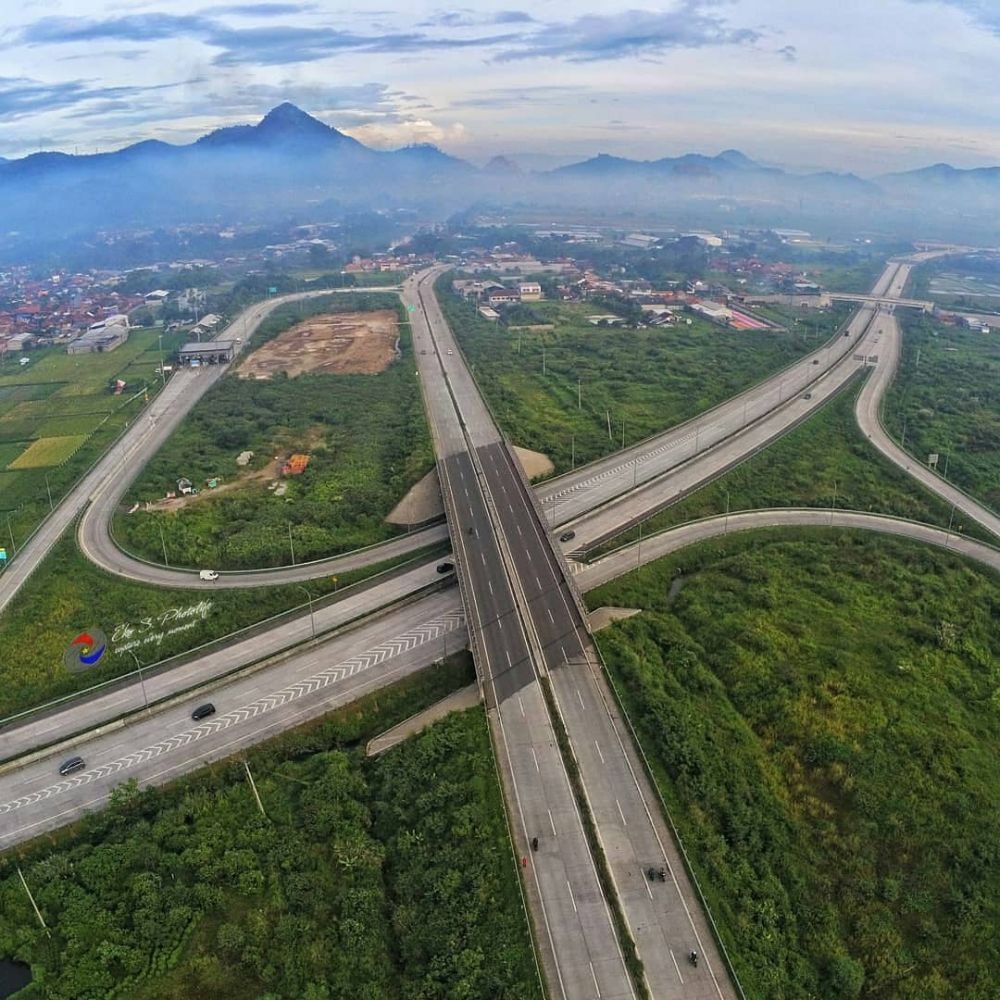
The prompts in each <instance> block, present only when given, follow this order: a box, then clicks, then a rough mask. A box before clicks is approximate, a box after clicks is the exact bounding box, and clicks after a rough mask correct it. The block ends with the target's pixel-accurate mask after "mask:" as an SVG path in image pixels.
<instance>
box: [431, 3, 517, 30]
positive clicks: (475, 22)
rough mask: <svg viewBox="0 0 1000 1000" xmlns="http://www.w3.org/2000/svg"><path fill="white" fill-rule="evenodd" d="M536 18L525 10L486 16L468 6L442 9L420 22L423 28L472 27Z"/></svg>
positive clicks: (502, 11)
mask: <svg viewBox="0 0 1000 1000" xmlns="http://www.w3.org/2000/svg"><path fill="white" fill-rule="evenodd" d="M534 23H536V22H535V19H534V18H533V17H532V16H531V15H530V14H529V13H527V12H526V11H523V10H500V11H496V12H495V13H493V14H488V15H486V16H481V15H477V14H476V12H475V11H472V10H470V9H469V8H467V7H463V8H461V9H459V10H442V11H438V12H436V13H434V14H431V16H430V17H428V18H427V19H426V20H425V21H421V22H420V27H422V28H471V27H479V26H481V25H487V24H534Z"/></svg>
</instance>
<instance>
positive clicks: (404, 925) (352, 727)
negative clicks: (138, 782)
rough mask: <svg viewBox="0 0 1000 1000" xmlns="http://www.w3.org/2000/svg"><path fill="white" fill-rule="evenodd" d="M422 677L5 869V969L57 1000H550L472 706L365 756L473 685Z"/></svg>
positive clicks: (126, 800) (443, 671)
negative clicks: (543, 998) (18, 967)
mask: <svg viewBox="0 0 1000 1000" xmlns="http://www.w3.org/2000/svg"><path fill="white" fill-rule="evenodd" d="M470 677H471V666H470V664H469V662H468V660H467V659H466V658H463V659H462V660H461V661H460V662H458V663H453V664H447V665H443V666H441V667H438V668H435V669H432V670H429V671H425V672H423V673H422V674H420V675H418V676H417V677H414V678H410V679H408V680H406V681H403V682H402V683H400V684H397V685H394V686H393V687H391V688H388V689H386V690H384V691H380V692H378V693H376V694H374V695H372V696H370V697H368V698H367V699H365V700H363V701H361V702H358V703H356V704H354V705H352V706H350V707H348V708H346V709H343V710H341V711H339V712H336V713H334V714H333V715H331V716H328V717H327V718H326V719H324V720H323V721H321V722H319V723H316V724H313V725H311V726H308V727H304V728H303V729H300V730H295V731H291V732H289V733H287V734H285V735H283V736H282V737H280V738H278V739H276V740H274V741H272V742H271V743H269V744H265V745H263V746H261V747H257V748H254V749H251V750H250V751H249V752H248V753H247V757H248V759H249V763H250V767H251V769H252V770H253V773H254V777H255V780H256V783H257V788H258V790H259V793H260V796H261V800H262V801H263V803H264V804H265V807H266V809H267V818H266V819H265V818H263V817H262V816H261V815H260V814H259V812H258V811H257V808H256V806H255V804H254V799H253V796H252V794H251V793H250V790H249V788H248V786H247V782H246V777H245V774H244V771H243V767H242V765H241V764H240V763H239V762H237V761H230V762H223V763H220V764H215V765H211V766H210V767H208V768H206V769H204V770H202V771H200V772H199V773H198V774H197V775H195V776H193V777H188V778H184V779H182V780H180V781H177V782H175V783H173V784H172V785H170V786H168V787H167V788H166V789H162V790H158V791H153V790H148V791H143V792H138V791H136V790H135V789H134V787H132V786H122V787H121V788H120V789H119V792H118V794H117V795H116V801H115V803H114V804H113V805H112V806H111V807H110V808H109V809H108V810H106V811H105V812H103V813H101V814H98V815H95V816H92V817H89V818H88V819H86V820H85V821H84V822H82V823H80V824H78V826H77V827H76V828H75V829H72V830H67V831H64V832H62V833H60V834H58V835H57V836H56V837H55V838H54V840H53V841H49V840H46V841H45V842H39V843H38V844H37V845H35V846H34V847H31V848H28V849H27V850H26V851H24V852H22V853H23V856H21V857H19V858H18V859H17V862H16V863H17V864H19V865H20V866H21V868H22V870H23V871H24V875H25V878H26V880H27V882H28V884H29V885H31V886H32V889H33V891H34V893H35V896H36V899H37V901H38V904H39V907H40V909H41V910H42V912H43V913H44V914H45V917H46V920H47V922H48V924H49V926H50V927H51V928H52V938H51V939H47V938H46V937H45V936H44V933H43V932H41V930H40V929H39V927H38V925H37V923H36V922H35V918H34V915H33V913H32V912H31V908H30V905H29V904H28V901H27V899H26V897H25V895H24V891H23V889H22V888H21V885H20V881H19V879H18V876H17V874H16V872H15V870H14V865H15V858H14V857H12V856H10V855H8V856H7V857H6V858H0V909H2V911H3V913H4V920H3V921H2V923H0V956H3V955H17V956H18V957H20V958H23V959H24V960H26V961H28V962H30V963H31V965H32V967H33V970H34V974H35V977H36V985H35V986H33V987H32V988H31V990H29V992H28V993H26V994H24V995H25V996H29V995H30V996H36V997H42V996H44V997H46V998H49V1000H77V998H81V997H98V996H111V995H115V996H128V997H131V998H136V1000H188V998H191V1000H194V998H195V997H205V996H211V997H214V998H217V1000H230V998H231V1000H243V998H246V997H265V996H266V997H273V998H279V997H280V998H288V1000H333V998H343V1000H348V998H351V1000H354V998H362V997H363V998H368V1000H376V998H383V997H384V998H393V1000H395V998H400V997H413V998H417V997H427V998H431V997H455V998H460V997H468V998H480V997H490V998H495V1000H506V998H509V1000H532V998H537V997H540V990H539V986H538V982H537V977H536V973H535V968H534V961H533V957H532V952H531V941H530V936H529V931H528V927H527V924H526V920H525V916H524V913H523V909H522V906H521V901H520V897H519V893H518V887H517V881H516V880H517V878H518V875H517V871H516V869H515V866H514V859H513V857H512V854H511V849H510V845H509V842H508V839H507V831H506V827H505V821H504V813H503V803H502V800H501V796H500V789H499V787H498V784H497V779H496V773H495V770H494V765H493V760H492V755H491V749H490V742H489V735H488V732H487V728H486V719H485V715H484V714H483V712H482V710H481V709H474V710H470V711H467V712H464V713H462V714H460V715H456V716H451V717H449V718H447V719H445V720H443V721H442V722H440V723H438V724H437V725H435V726H433V727H432V728H431V729H429V730H427V731H425V732H424V733H422V734H420V735H419V736H416V737H414V738H412V739H410V740H408V741H407V742H405V743H403V744H401V745H399V746H397V747H395V748H394V749H393V750H391V751H390V752H389V753H387V754H386V755H385V756H383V757H381V758H377V759H372V760H366V759H364V757H363V756H362V754H363V747H364V744H365V742H366V741H367V739H369V738H370V737H371V736H374V735H376V734H377V733H379V732H380V731H382V730H383V729H385V728H387V727H389V726H391V725H393V724H394V723H396V722H398V721H400V720H402V719H404V718H406V717H407V716H408V715H410V714H411V713H412V712H414V711H419V710H420V709H421V708H423V707H425V706H427V705H429V704H432V703H433V702H434V701H436V700H437V699H439V698H440V697H442V696H443V695H445V694H446V693H448V692H449V691H451V690H455V689H456V688H458V687H460V686H462V685H463V684H466V683H468V681H469V679H470Z"/></svg>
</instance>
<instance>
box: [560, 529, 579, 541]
mask: <svg viewBox="0 0 1000 1000" xmlns="http://www.w3.org/2000/svg"><path fill="white" fill-rule="evenodd" d="M574 538H576V532H575V531H564V532H563V533H562V534H561V535H560V536H559V541H560V542H571V541H573V539H574Z"/></svg>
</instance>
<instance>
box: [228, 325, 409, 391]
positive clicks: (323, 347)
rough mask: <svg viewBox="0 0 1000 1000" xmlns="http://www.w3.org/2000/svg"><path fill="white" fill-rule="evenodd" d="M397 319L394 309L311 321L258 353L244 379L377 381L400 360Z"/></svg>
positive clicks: (242, 373) (242, 374)
mask: <svg viewBox="0 0 1000 1000" xmlns="http://www.w3.org/2000/svg"><path fill="white" fill-rule="evenodd" d="M397 323H398V317H397V316H396V313H395V312H394V311H393V310H392V309H378V310H375V311H373V312H351V313H324V314H322V315H319V316H310V317H309V318H308V319H306V320H303V321H302V322H301V323H296V324H295V326H293V327H291V328H290V329H288V330H286V331H285V332H284V333H282V334H280V335H279V336H277V337H275V338H274V340H269V341H268V342H267V343H266V344H262V345H261V346H260V347H258V348H257V350H256V351H254V352H253V353H252V354H251V355H249V357H247V359H246V360H245V361H244V362H243V364H242V365H240V367H239V371H238V374H239V376H240V377H241V378H256V379H269V378H272V377H273V376H274V373H275V372H282V371H283V372H287V373H288V377H289V378H294V377H295V376H296V375H303V374H305V373H306V372H322V373H324V374H327V375H376V374H378V372H381V371H385V369H386V368H388V367H389V365H390V364H391V363H392V362H393V360H394V359H395V358H396V340H397V338H398V336H399V332H398V329H397Z"/></svg>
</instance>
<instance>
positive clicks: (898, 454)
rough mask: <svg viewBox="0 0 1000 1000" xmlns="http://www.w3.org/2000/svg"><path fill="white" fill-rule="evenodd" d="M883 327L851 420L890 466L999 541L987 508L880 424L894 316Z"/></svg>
mask: <svg viewBox="0 0 1000 1000" xmlns="http://www.w3.org/2000/svg"><path fill="white" fill-rule="evenodd" d="M886 319H887V322H886V323H885V325H884V327H883V331H884V338H883V341H882V344H881V347H880V350H879V360H878V364H877V365H876V366H875V371H874V373H873V374H872V376H871V377H870V378H869V379H868V381H867V382H866V383H865V385H864V388H863V389H862V390H861V392H860V394H859V395H858V401H857V403H856V405H855V408H854V415H855V419H856V420H857V422H858V427H860V428H861V431H862V433H864V434H865V436H866V437H867V438H868V440H869V441H870V442H871V443H872V446H873V447H874V448H876V449H877V450H878V451H879V452H881V453H882V454H883V455H884V456H885V457H886V458H887V459H889V461H890V462H892V463H893V464H895V465H897V466H899V468H901V469H902V470H903V471H904V472H906V473H907V474H908V475H909V476H912V477H913V478H914V479H915V480H916V481H917V482H918V483H920V485H921V486H923V487H924V488H925V489H928V490H930V491H931V492H932V493H934V494H936V495H937V496H939V497H940V498H941V499H942V500H944V501H946V502H947V503H950V504H952V506H953V507H954V508H955V510H956V511H960V512H961V513H962V514H963V515H964V516H965V517H967V518H969V519H971V520H973V521H975V522H976V523H977V524H979V525H980V526H982V527H983V528H985V529H986V530H987V531H989V532H991V533H992V534H993V535H994V536H995V537H997V538H1000V517H997V515H996V514H994V513H993V512H992V511H991V510H990V509H989V508H988V507H985V506H984V505H983V504H981V503H980V502H979V501H978V500H975V499H974V498H973V497H971V496H969V494H968V493H965V492H963V491H962V490H960V489H959V488H958V487H957V486H953V485H952V484H951V483H949V482H947V481H946V480H944V479H942V478H941V477H940V476H938V475H936V474H935V473H933V472H931V470H930V469H928V468H927V467H926V466H924V465H921V463H920V462H919V461H918V460H917V459H916V458H914V457H913V456H912V455H910V454H908V453H907V452H905V451H903V449H902V448H901V447H900V446H899V445H898V444H896V442H895V441H893V439H892V438H891V437H889V434H888V432H887V431H886V429H885V427H884V425H883V424H882V405H883V401H884V399H885V393H886V391H887V389H888V388H889V385H890V383H891V382H892V380H893V378H894V377H895V375H896V368H897V366H898V365H899V354H900V341H901V334H900V330H899V321H898V320H897V319H896V317H895V316H889V317H886Z"/></svg>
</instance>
